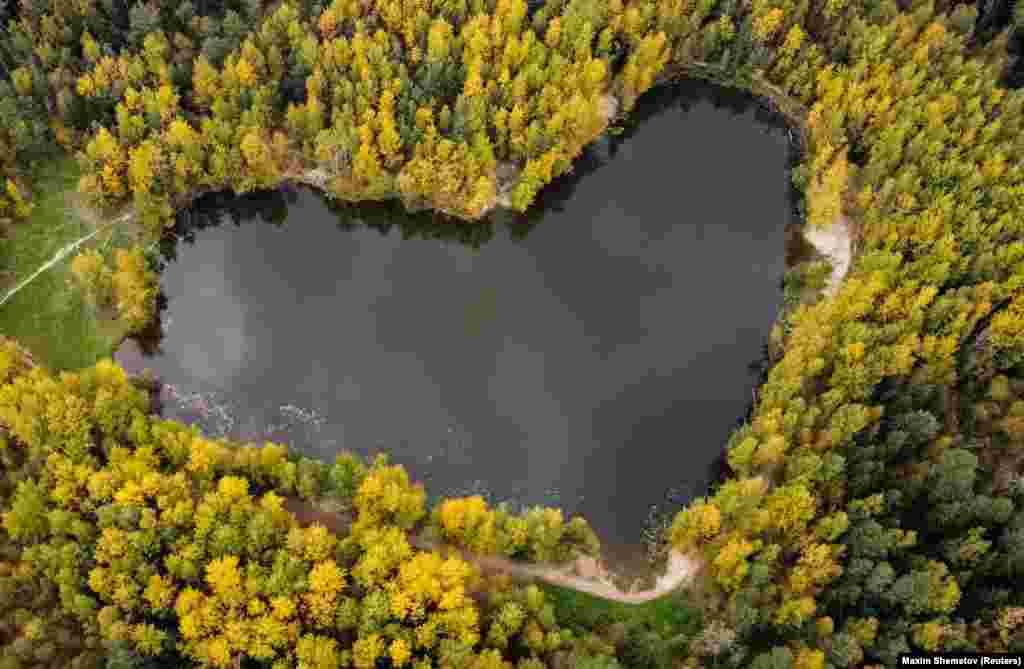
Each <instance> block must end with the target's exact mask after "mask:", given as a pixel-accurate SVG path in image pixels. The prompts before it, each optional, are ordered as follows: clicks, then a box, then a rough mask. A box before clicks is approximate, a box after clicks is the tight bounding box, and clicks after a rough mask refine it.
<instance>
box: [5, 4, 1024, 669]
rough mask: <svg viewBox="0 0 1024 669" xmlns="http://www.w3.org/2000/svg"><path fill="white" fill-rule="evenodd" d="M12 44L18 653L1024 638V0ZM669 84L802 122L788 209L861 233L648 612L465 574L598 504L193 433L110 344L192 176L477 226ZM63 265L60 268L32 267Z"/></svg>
mask: <svg viewBox="0 0 1024 669" xmlns="http://www.w3.org/2000/svg"><path fill="white" fill-rule="evenodd" d="M0 24H2V28H0V176H2V179H3V182H2V189H0V191H2V192H0V294H2V295H3V297H2V301H0V472H2V474H3V476H2V477H0V520H2V522H0V669H19V668H22V667H25V668H27V667H53V668H57V667H72V668H74V669H86V668H100V667H104V668H109V669H114V668H117V669H127V668H140V669H141V668H151V667H153V668H155V667H176V668H177V667H185V666H196V667H218V668H221V669H229V668H233V669H241V668H243V667H246V668H249V667H251V668H255V667H261V668H267V669H286V668H291V667H301V668H303V669H314V668H315V669H340V668H343V667H354V668H355V669H385V668H390V667H410V668H415V669H426V668H428V667H439V668H442V667H443V668H449V667H450V668H452V669H460V668H461V669H542V668H544V667H554V668H558V667H574V668H578V669H614V668H616V667H622V668H626V669H634V668H637V669H646V668H658V669H668V668H674V667H705V666H707V667H756V668H758V669H770V668H771V669H825V668H836V669H839V668H845V667H862V666H867V667H875V666H878V667H881V666H894V665H896V664H897V662H898V656H899V655H900V654H901V653H907V652H935V651H988V652H1017V653H1020V652H1024V586H1022V583H1024V161H1021V160H1018V156H1022V155H1024V92H1021V91H1020V90H1019V88H1018V86H1019V84H1020V83H1021V81H1022V80H1021V77H1020V70H1019V68H1018V66H1017V60H1018V57H1019V53H1020V51H1021V48H1022V44H1024V40H1022V39H1021V37H1022V35H1024V32H1021V31H1022V30H1024V4H1019V3H1018V4H1016V5H1015V4H1014V0H996V1H995V2H992V3H987V2H986V3H978V4H977V5H975V4H973V3H970V2H967V3H958V2H953V1H952V0H928V1H927V2H925V1H922V0H899V1H897V0H743V1H737V0H547V1H535V0H529V2H528V1H527V0H333V1H332V2H326V1H325V0H283V1H281V2H265V1H264V0H186V1H184V2H176V1H173V2H172V1H171V0H148V1H147V2H141V1H138V0H18V1H17V2H13V3H8V4H7V5H4V6H3V7H2V8H0ZM680 77H699V78H705V79H711V80H713V81H716V82H718V83H721V84H724V85H728V86H732V87H737V88H741V89H744V90H748V91H751V92H753V93H754V94H756V95H758V96H760V97H761V98H763V99H764V100H765V104H767V105H769V106H771V107H772V108H773V109H776V110H778V111H780V112H781V113H782V114H784V115H785V117H786V118H787V119H788V120H789V122H790V124H791V125H792V128H793V131H794V135H795V136H796V138H797V139H798V140H799V141H798V144H799V147H798V148H799V150H800V163H799V165H798V166H797V167H796V168H795V169H794V171H793V175H792V177H793V178H792V181H793V185H794V187H795V189H796V192H797V193H798V194H799V197H800V211H801V213H802V217H803V219H804V220H803V225H805V226H808V227H810V228H814V227H817V228H822V227H826V226H828V225H830V224H833V223H834V222H836V221H837V220H840V219H841V220H843V221H846V222H847V223H848V226H849V229H850V232H851V235H852V239H853V248H854V250H855V257H854V260H853V264H852V267H851V269H850V271H849V272H848V274H847V275H846V277H845V279H844V280H843V281H842V283H841V284H840V285H838V286H837V287H836V289H835V290H834V291H831V292H826V293H822V292H821V291H803V292H801V293H800V294H799V296H798V297H797V298H795V299H791V300H787V305H786V308H785V309H784V311H783V312H782V313H781V314H780V316H779V319H778V322H777V323H776V324H775V327H774V329H773V331H772V337H771V342H770V346H769V350H770V369H769V371H768V373H767V376H766V380H765V381H764V383H763V384H762V385H761V387H760V388H759V390H758V393H757V400H756V403H755V405H754V407H753V410H752V412H751V416H750V418H749V420H747V421H746V422H745V423H744V424H743V425H742V426H741V427H740V428H738V429H737V430H736V431H735V432H733V433H732V434H731V435H729V434H723V435H722V447H723V448H724V449H727V450H726V459H727V463H728V468H727V469H728V472H727V476H726V477H725V478H724V479H723V480H722V481H721V482H720V483H719V484H716V485H715V486H714V487H713V489H711V490H708V491H706V494H705V495H703V496H701V497H699V498H697V499H694V500H692V501H690V502H689V504H688V505H687V506H686V508H684V509H683V510H682V511H681V512H679V513H678V514H677V515H675V516H674V518H672V519H670V522H668V523H666V525H665V527H664V532H663V534H662V536H660V537H659V547H660V552H661V555H662V558H665V556H666V555H678V556H685V557H686V559H687V560H689V561H691V562H692V563H693V564H695V565H698V566H699V569H698V570H697V572H696V574H695V575H694V577H693V578H692V579H691V580H690V581H689V582H688V583H686V584H685V587H684V588H683V589H682V590H681V591H680V592H679V593H675V594H673V595H670V596H669V599H666V600H663V603H662V604H658V605H657V606H655V607H653V608H650V609H639V608H638V609H628V605H624V606H625V608H623V609H621V610H620V609H611V608H607V609H606V608H602V606H599V605H598V604H595V603H594V602H592V601H589V600H587V601H583V600H580V601H576V600H572V599H570V596H569V595H568V594H567V593H566V592H564V591H561V590H558V589H557V588H552V587H549V586H546V585H544V584H541V583H532V582H529V581H524V580H523V579H518V578H512V577H511V576H510V575H509V574H502V573H492V572H493V570H487V569H483V568H481V566H480V565H481V564H483V563H482V562H481V561H479V560H477V559H476V558H475V557H474V556H503V557H504V558H507V559H510V560H513V561H516V562H517V563H519V562H521V563H537V564H555V565H567V564H571V563H572V562H573V561H574V560H576V559H577V558H578V557H580V556H596V555H598V554H599V553H600V546H599V542H598V540H597V537H596V536H595V534H594V532H593V531H592V530H591V528H590V526H589V525H588V523H587V522H586V520H584V519H583V518H579V517H573V518H566V517H565V516H564V514H563V513H562V512H561V511H560V510H558V509H555V508H534V509H530V510H527V511H523V512H513V511H511V510H509V509H507V508H505V507H503V506H495V507H492V506H490V505H488V504H487V503H486V502H485V501H484V500H483V499H482V498H480V497H460V498H451V499H447V500H444V501H442V502H440V503H438V504H429V503H428V500H427V493H426V491H425V490H424V488H423V486H422V485H420V484H419V483H417V482H416V481H414V480H411V478H410V475H409V474H408V472H407V471H406V470H405V469H403V468H402V467H400V466H397V465H393V464H391V463H390V462H389V461H388V459H387V458H386V457H380V458H377V459H365V458H361V457H358V456H356V455H353V454H350V453H341V454H339V455H338V456H337V458H336V460H335V461H334V462H321V461H318V460H312V459H309V458H305V457H300V456H298V455H296V454H295V453H294V452H293V451H291V450H290V449H289V447H288V445H287V444H277V443H265V444H259V445H257V444H247V443H235V442H232V441H230V440H226V439H215V438H212V437H210V436H208V435H204V434H202V433H201V431H200V430H199V429H198V428H195V427H189V426H185V425H183V424H181V423H177V422H175V421H172V420H166V419H164V418H162V417H161V416H160V415H159V414H158V413H157V412H155V411H154V407H153V405H152V403H151V397H150V392H149V389H150V386H149V385H148V383H149V382H148V380H147V379H145V378H136V377H131V376H129V375H128V374H127V373H126V372H125V371H124V370H123V369H121V368H120V367H119V366H117V365H116V364H114V363H113V362H111V361H110V360H109V359H108V356H109V355H110V351H111V350H112V345H111V344H112V343H113V342H116V341H118V340H119V339H123V338H124V336H126V335H128V334H130V333H134V332H140V331H142V330H144V329H145V328H146V327H147V325H148V324H150V323H151V321H152V319H153V317H154V313H155V311H156V309H157V300H158V292H159V291H158V285H159V265H158V263H157V262H156V261H155V259H154V255H153V252H152V249H153V246H154V244H156V243H158V242H159V240H160V239H161V237H162V236H164V235H166V234H167V233H168V231H169V229H170V228H171V227H172V226H173V224H174V220H175V213H176V212H177V211H178V210H180V209H182V208H184V207H186V206H188V205H189V204H190V203H191V202H192V201H193V200H195V199H196V198H197V197H199V196H201V195H203V194H205V193H212V192H219V191H231V192H234V193H245V192H250V191H254V190H262V189H273V188H277V187H279V186H282V185H284V184H305V185H307V186H311V187H313V188H316V189H318V190H320V191H322V192H324V193H325V194H326V195H327V196H328V197H331V198H334V199H338V200H341V201H350V202H356V201H364V200H385V199H397V200H399V201H400V202H401V203H402V204H403V205H404V206H405V207H406V208H408V209H410V210H423V209H429V210H434V211H437V212H441V213H442V214H443V216H441V217H439V218H438V222H437V223H436V225H447V226H472V225H475V224H476V223H475V222H476V221H478V220H480V219H481V218H483V217H485V216H487V215H488V214H489V212H491V211H493V210H495V209H500V208H505V209H512V210H518V211H520V212H522V211H526V210H528V209H529V208H530V207H531V203H533V202H534V200H535V198H536V197H537V195H538V193H539V192H540V191H541V189H543V188H544V186H545V185H547V184H549V183H551V182H552V181H553V180H554V179H556V178H557V177H558V176H559V175H562V174H565V173H566V172H568V171H569V170H571V168H572V165H573V162H574V160H575V159H576V158H577V157H579V156H580V154H581V152H582V151H583V149H584V147H586V146H587V145H588V144H590V143H591V142H593V141H594V140H595V139H597V138H598V137H599V136H601V135H602V134H603V133H605V132H608V131H610V129H611V128H613V127H614V125H615V124H616V123H618V122H620V121H621V120H623V119H626V118H628V116H629V113H630V111H631V110H632V109H633V108H634V106H635V105H636V103H637V100H638V98H639V97H640V96H641V95H643V93H644V92H645V91H648V90H650V89H652V88H654V87H657V86H659V85H661V84H663V83H665V82H667V81H669V80H672V79H676V78H680ZM680 150H684V148H681V149H680ZM72 223H73V225H72ZM622 224H623V225H629V224H631V223H630V221H629V220H623V222H622ZM93 238H95V240H101V239H102V240H104V242H103V243H91V242H92V241H95V240H94V239H93ZM47 244H48V245H49V246H45V245H47ZM44 247H45V249H46V253H45V254H44V252H43V250H42V249H43V248H44ZM54 251H59V253H58V256H59V259H63V258H69V261H68V269H67V277H66V280H56V279H52V277H51V278H50V279H46V278H44V279H41V280H39V281H38V282H34V281H35V276H36V274H35V272H36V268H37V267H40V266H41V265H43V264H44V262H43V261H45V260H46V259H47V258H49V257H50V256H52V255H53V252H54ZM61 254H63V255H61ZM43 269H46V268H45V267H44V268H43ZM42 271H43V270H40V272H42ZM800 271H801V270H800V269H797V270H793V272H794V273H793V274H792V275H791V276H790V277H789V280H792V281H799V280H801V279H800V276H802V275H800ZM26 278H27V280H26ZM425 280H429V277H427V278H425ZM47 281H49V283H47ZM32 282H34V283H32ZM69 305H70V306H69ZM5 311H6V313H4V312H5ZM97 360H98V361H99V362H96V361H97ZM682 441H683V440H682V437H681V439H680V442H681V443H680V447H683V446H682ZM300 502H301V503H305V504H308V505H310V506H316V508H318V509H321V510H326V511H323V514H324V516H323V517H325V518H326V517H327V515H328V512H329V515H330V517H331V518H333V519H334V522H330V523H325V522H320V521H318V520H315V519H314V520H313V521H312V522H310V520H309V518H308V517H307V518H303V517H302V515H301V514H296V513H293V510H294V509H295V508H297V507H296V506H295V504H297V503H300ZM642 611H643V612H651V613H643V612H642Z"/></svg>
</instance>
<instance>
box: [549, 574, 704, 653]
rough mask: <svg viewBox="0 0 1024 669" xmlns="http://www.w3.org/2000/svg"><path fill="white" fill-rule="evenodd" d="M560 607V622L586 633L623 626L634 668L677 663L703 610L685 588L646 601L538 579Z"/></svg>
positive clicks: (698, 626)
mask: <svg viewBox="0 0 1024 669" xmlns="http://www.w3.org/2000/svg"><path fill="white" fill-rule="evenodd" d="M537 585H538V586H539V587H540V588H541V589H542V590H544V593H545V595H547V598H548V600H549V601H550V602H552V604H553V605H554V607H555V615H556V617H557V619H558V622H559V623H560V624H562V625H565V626H567V627H570V628H572V629H573V630H575V631H577V632H580V633H586V632H587V631H590V630H597V629H605V630H606V629H608V628H609V627H611V626H612V625H620V626H621V627H622V628H623V629H622V632H623V633H624V635H625V636H624V639H622V642H621V645H622V646H623V648H622V655H623V656H624V658H625V659H626V660H627V661H628V662H630V664H629V665H626V664H623V666H629V667H630V669H645V668H647V667H651V668H658V669H661V668H663V667H670V666H672V661H673V657H674V656H676V655H677V653H678V652H680V651H681V650H682V649H683V648H685V646H686V644H687V643H688V642H689V640H690V639H692V638H693V637H694V636H695V635H696V634H697V633H698V632H699V631H700V629H701V626H702V622H701V613H700V610H699V609H698V608H696V607H695V606H694V605H693V603H692V601H691V600H690V596H689V594H688V593H687V592H686V591H682V590H681V591H678V592H674V593H671V594H668V595H665V596H664V597H659V598H658V599H655V600H653V601H651V602H647V603H645V604H623V603H620V602H612V601H608V600H606V599H599V598H597V597H593V596H591V595H588V594H586V593H583V592H577V591H575V590H569V589H566V588H560V587H558V586H555V585H550V584H547V583H538V584H537Z"/></svg>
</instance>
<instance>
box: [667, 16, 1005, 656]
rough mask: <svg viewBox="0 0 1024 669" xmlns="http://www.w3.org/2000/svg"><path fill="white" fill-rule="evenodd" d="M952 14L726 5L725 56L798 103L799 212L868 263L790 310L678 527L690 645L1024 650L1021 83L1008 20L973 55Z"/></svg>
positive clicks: (964, 28) (861, 651) (849, 652)
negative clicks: (835, 231) (699, 565)
mask: <svg viewBox="0 0 1024 669" xmlns="http://www.w3.org/2000/svg"><path fill="white" fill-rule="evenodd" d="M949 9H951V11H950V12H949V13H945V14H943V13H938V12H937V11H936V8H935V7H934V6H933V5H932V4H930V3H921V2H918V3H915V4H914V6H912V7H909V8H907V9H906V11H901V10H900V8H899V7H897V5H896V4H895V3H874V4H872V5H858V4H853V3H832V2H830V3H823V4H821V5H817V4H816V3H811V4H806V3H805V4H802V5H799V6H793V5H792V4H786V3H780V2H774V1H768V2H755V3H753V5H752V6H751V7H750V10H749V14H747V15H746V16H742V15H741V17H737V18H738V19H739V20H740V21H741V22H742V23H743V24H744V25H747V26H749V27H750V29H751V33H749V35H750V38H749V42H748V43H746V44H745V43H743V42H738V43H737V44H736V45H735V48H734V49H733V50H732V51H731V53H730V55H729V57H728V58H729V63H730V65H729V66H730V67H733V68H735V71H737V72H740V73H749V75H748V76H751V77H762V78H766V79H767V80H768V81H769V82H770V83H772V84H774V85H776V86H780V87H782V88H783V89H784V90H785V91H786V92H788V93H789V94H790V95H791V96H793V97H795V98H797V99H799V100H800V101H801V102H802V103H803V105H805V106H806V107H807V108H808V110H809V111H808V113H807V117H806V125H807V129H808V133H807V134H808V136H809V140H810V143H809V146H808V155H807V156H806V158H805V162H804V164H803V165H802V166H801V169H799V170H798V171H797V174H796V175H795V181H796V182H797V184H798V186H799V187H801V188H802V189H804V192H805V194H806V196H807V210H808V217H809V219H810V220H811V221H812V222H813V221H815V220H821V221H822V222H828V221H829V220H830V219H834V218H835V217H836V216H837V215H838V214H839V213H840V212H846V214H847V215H849V216H850V217H851V218H852V219H853V220H854V221H856V223H857V225H856V233H857V240H856V243H857V246H858V251H859V258H858V260H857V263H856V265H855V268H854V271H853V273H852V275H851V276H850V277H849V278H848V279H847V280H846V282H845V283H844V285H843V286H842V288H841V289H840V290H839V292H838V294H837V295H835V296H834V297H833V298H831V299H828V300H825V301H821V302H818V303H815V304H812V305H805V306H803V307H800V308H798V309H796V310H795V311H794V312H792V313H790V314H789V315H788V316H787V322H786V323H784V324H783V325H784V327H781V328H780V331H779V333H777V334H778V336H779V337H780V338H781V339H782V340H783V341H782V344H783V347H784V351H785V353H784V355H783V356H782V358H781V360H779V361H778V363H777V364H776V365H775V366H774V368H773V369H772V370H771V372H770V374H769V377H768V381H767V383H766V384H765V385H764V387H763V388H762V389H761V392H760V394H759V403H758V405H757V407H756V409H755V412H754V415H753V418H752V420H751V421H750V422H749V423H748V424H746V425H745V426H743V427H742V428H741V429H740V430H739V431H738V432H737V433H736V434H735V435H733V437H732V439H731V441H730V449H729V464H730V466H731V468H732V471H733V472H734V477H733V478H732V479H730V480H729V481H727V482H726V483H724V484H723V485H721V486H720V487H719V488H718V490H717V491H715V493H714V494H713V495H712V496H710V497H708V498H706V499H702V500H698V501H697V502H696V503H694V504H692V505H691V506H690V507H689V508H688V509H687V510H686V511H684V512H683V513H681V514H680V515H679V516H678V517H677V519H676V522H675V524H674V527H673V532H672V541H673V543H674V544H675V545H676V546H677V547H678V548H680V549H684V550H694V549H696V550H699V551H700V552H702V553H703V555H704V556H705V558H706V560H707V565H708V571H709V574H710V576H711V577H712V578H713V579H714V581H715V583H716V585H717V587H716V589H715V590H716V592H715V594H714V595H713V596H712V597H711V598H710V600H711V601H710V602H709V606H710V607H714V608H718V609H719V610H720V620H721V621H722V623H721V625H722V626H721V627H718V628H716V629H715V630H714V632H715V634H716V635H717V641H718V642H717V643H706V644H705V645H704V646H705V647H704V649H703V652H705V653H707V654H718V655H719V658H720V661H721V662H723V663H725V664H726V665H729V666H746V665H747V664H749V663H751V662H752V663H753V666H758V667H769V666H770V667H789V666H799V667H821V666H834V667H847V666H857V665H862V664H868V665H872V664H882V665H886V666H891V665H893V664H895V663H896V662H897V658H896V656H897V655H898V654H899V653H900V652H907V651H909V650H911V649H918V650H922V649H923V650H939V649H942V650H956V649H986V650H1007V649H1012V650H1017V651H1020V650H1021V649H1022V648H1024V625H1022V623H1024V618H1022V615H1021V614H1022V612H1024V608H1022V605H1024V590H1022V589H1021V587H1020V574H1021V568H1022V567H1024V562H1022V560H1024V533H1022V532H1024V509H1022V503H1024V499H1022V498H1021V486H1020V484H1019V481H1020V475H1021V457H1020V454H1021V453H1022V451H1021V450H1020V449H1021V445H1022V442H1021V436H1022V433H1021V430H1020V427H1021V424H1020V419H1019V416H1020V415H1021V408H1022V406H1024V405H1022V404H1021V403H1020V401H1019V400H1018V399H1017V398H1018V397H1019V392H1020V378H1021V376H1022V372H1024V366H1022V363H1024V346H1022V345H1024V339H1022V334H1024V329H1022V326H1024V294H1022V287H1024V263H1022V262H1021V259H1022V255H1021V254H1022V252H1024V238H1022V232H1024V229H1022V227H1021V223H1020V221H1021V220H1022V218H1021V215H1022V208H1024V197H1022V195H1024V189H1022V176H1024V173H1022V168H1021V165H1020V164H1019V162H1018V161H1017V159H1016V158H1017V156H1019V155H1020V144H1019V142H1020V141H1021V140H1020V138H1021V134H1020V132H1019V126H1020V123H1021V107H1022V104H1024V96H1022V94H1021V93H1020V92H1018V91H1011V90H1006V89H1004V88H1001V87H1000V86H999V85H998V83H997V82H998V81H999V78H1000V76H1001V74H1002V72H1003V71H1004V70H1005V67H1006V57H1005V55H1004V54H1005V39H1006V35H1005V34H1003V35H1002V36H1001V37H1000V38H998V39H996V40H994V41H993V42H991V43H989V44H988V45H987V46H975V47H974V48H969V46H968V45H969V43H972V41H973V40H972V38H973V26H974V25H975V16H974V10H973V8H971V7H969V6H964V5H960V6H957V7H954V8H949ZM749 44H752V45H753V48H750V47H749ZM762 44H763V45H769V46H772V47H773V49H772V50H771V51H770V52H768V53H767V55H765V52H763V51H759V47H760V45H762ZM759 53H760V54H762V55H761V56H758V54H759ZM769 630H770V631H769Z"/></svg>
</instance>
